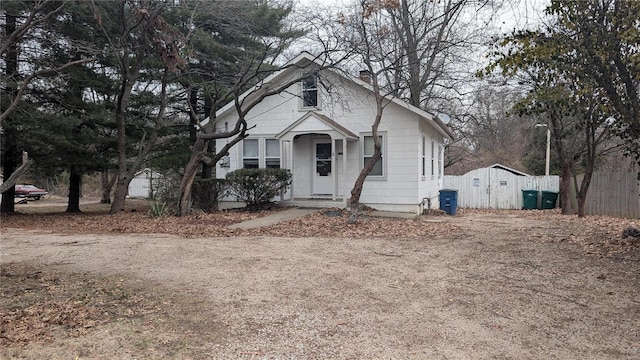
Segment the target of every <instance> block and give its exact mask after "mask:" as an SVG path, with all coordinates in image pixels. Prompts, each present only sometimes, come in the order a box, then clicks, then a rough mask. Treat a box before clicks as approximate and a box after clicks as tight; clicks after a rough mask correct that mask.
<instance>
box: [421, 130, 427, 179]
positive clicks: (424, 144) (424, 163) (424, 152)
mask: <svg viewBox="0 0 640 360" xmlns="http://www.w3.org/2000/svg"><path fill="white" fill-rule="evenodd" d="M425 176H427V137H426V136H424V135H422V180H424V179H425Z"/></svg>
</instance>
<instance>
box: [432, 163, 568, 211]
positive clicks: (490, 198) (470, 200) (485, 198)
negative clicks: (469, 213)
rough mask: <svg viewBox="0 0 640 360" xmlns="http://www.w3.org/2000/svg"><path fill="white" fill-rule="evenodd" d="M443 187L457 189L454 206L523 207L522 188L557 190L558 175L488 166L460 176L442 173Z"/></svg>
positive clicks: (486, 207)
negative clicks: (528, 173)
mask: <svg viewBox="0 0 640 360" xmlns="http://www.w3.org/2000/svg"><path fill="white" fill-rule="evenodd" d="M443 188H444V189H455V190H458V199H457V205H458V207H461V208H475V209H522V207H523V196H522V190H538V191H554V192H558V191H559V190H560V178H559V177H558V176H529V175H526V174H524V173H520V172H517V171H509V170H505V169H503V168H495V167H488V168H481V169H476V170H472V171H470V172H468V173H466V174H464V175H460V176H453V175H445V176H444V179H443ZM540 195H541V194H540ZM540 195H539V198H540Z"/></svg>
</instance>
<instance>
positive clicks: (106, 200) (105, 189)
mask: <svg viewBox="0 0 640 360" xmlns="http://www.w3.org/2000/svg"><path fill="white" fill-rule="evenodd" d="M115 183H116V176H113V177H111V179H109V170H102V171H101V172H100V187H101V189H102V198H101V199H100V203H101V204H111V190H112V189H113V184H115Z"/></svg>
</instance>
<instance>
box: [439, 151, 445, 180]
mask: <svg viewBox="0 0 640 360" xmlns="http://www.w3.org/2000/svg"><path fill="white" fill-rule="evenodd" d="M438 148H439V149H440V151H439V152H438V179H442V176H443V175H444V166H443V163H444V144H438Z"/></svg>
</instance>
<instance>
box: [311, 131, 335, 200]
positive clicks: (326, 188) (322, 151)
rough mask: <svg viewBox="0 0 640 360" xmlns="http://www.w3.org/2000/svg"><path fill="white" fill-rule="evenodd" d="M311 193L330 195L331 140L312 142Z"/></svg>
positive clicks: (331, 188) (331, 181)
mask: <svg viewBox="0 0 640 360" xmlns="http://www.w3.org/2000/svg"><path fill="white" fill-rule="evenodd" d="M314 147H315V149H314V152H313V154H314V162H313V194H314V195H331V194H332V193H333V174H331V141H317V142H315V143H314Z"/></svg>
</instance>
